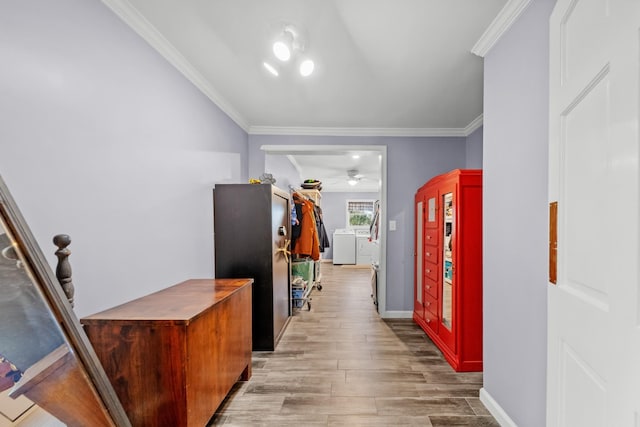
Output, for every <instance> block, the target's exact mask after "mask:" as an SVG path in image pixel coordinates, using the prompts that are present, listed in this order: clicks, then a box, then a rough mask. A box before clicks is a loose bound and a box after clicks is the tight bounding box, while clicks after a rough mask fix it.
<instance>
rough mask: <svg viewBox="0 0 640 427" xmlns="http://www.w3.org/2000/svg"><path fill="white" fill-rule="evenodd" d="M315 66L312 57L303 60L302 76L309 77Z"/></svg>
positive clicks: (301, 66) (301, 65)
mask: <svg viewBox="0 0 640 427" xmlns="http://www.w3.org/2000/svg"><path fill="white" fill-rule="evenodd" d="M314 67H315V64H314V63H313V61H312V60H310V59H305V60H304V61H302V62H301V63H300V75H301V76H302V77H308V76H310V75H311V73H313V69H314Z"/></svg>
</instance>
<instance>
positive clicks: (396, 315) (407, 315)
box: [380, 311, 413, 319]
mask: <svg viewBox="0 0 640 427" xmlns="http://www.w3.org/2000/svg"><path fill="white" fill-rule="evenodd" d="M380 317H382V318H383V319H413V311H384V312H382V313H380Z"/></svg>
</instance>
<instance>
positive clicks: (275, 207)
mask: <svg viewBox="0 0 640 427" xmlns="http://www.w3.org/2000/svg"><path fill="white" fill-rule="evenodd" d="M271 209H272V211H271V215H272V216H271V221H272V224H271V232H272V239H273V332H274V335H273V336H274V337H277V336H278V335H279V334H280V331H282V328H283V327H284V326H285V324H286V322H287V319H288V318H289V314H290V313H289V312H290V304H289V301H290V299H289V298H290V292H289V263H288V261H287V259H286V258H285V256H284V255H283V254H282V253H281V252H278V251H277V249H278V248H282V247H283V246H284V244H285V241H286V240H287V239H290V236H289V226H288V225H289V202H288V200H287V199H285V198H283V197H280V196H277V195H274V196H273V204H272V207H271ZM281 227H282V228H283V229H284V230H286V235H284V236H283V235H280V233H279V230H280V229H281Z"/></svg>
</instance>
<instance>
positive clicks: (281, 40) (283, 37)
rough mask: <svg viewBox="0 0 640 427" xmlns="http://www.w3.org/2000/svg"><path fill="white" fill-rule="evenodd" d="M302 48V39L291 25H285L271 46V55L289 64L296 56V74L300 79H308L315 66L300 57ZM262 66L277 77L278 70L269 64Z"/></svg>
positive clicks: (303, 45) (308, 59)
mask: <svg viewBox="0 0 640 427" xmlns="http://www.w3.org/2000/svg"><path fill="white" fill-rule="evenodd" d="M304 48H305V44H304V40H303V37H302V36H301V34H300V32H299V31H298V30H297V29H296V28H295V27H294V26H293V25H285V26H284V28H283V29H282V31H281V32H280V34H279V35H278V37H277V38H276V39H275V41H274V42H273V45H272V46H271V50H272V51H273V55H274V56H275V57H276V58H277V59H278V60H279V61H281V62H289V61H290V60H291V59H294V57H295V56H296V55H298V59H297V61H295V62H296V64H297V65H296V66H297V69H298V72H299V73H300V75H301V76H302V77H308V76H310V75H311V74H313V71H314V69H315V64H314V62H313V60H311V59H310V58H304V57H301V54H303V53H304V50H305V49H304ZM263 65H264V67H265V68H266V69H267V70H269V72H270V73H271V74H273V75H274V76H278V75H279V72H278V69H276V68H275V67H274V66H273V65H271V64H270V63H269V62H266V61H265V62H263ZM280 71H282V70H280Z"/></svg>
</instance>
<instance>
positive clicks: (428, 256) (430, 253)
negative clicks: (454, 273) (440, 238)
mask: <svg viewBox="0 0 640 427" xmlns="http://www.w3.org/2000/svg"><path fill="white" fill-rule="evenodd" d="M438 258H439V257H438V247H437V246H428V245H427V246H425V247H424V260H425V261H427V262H430V263H432V264H437V263H438Z"/></svg>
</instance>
